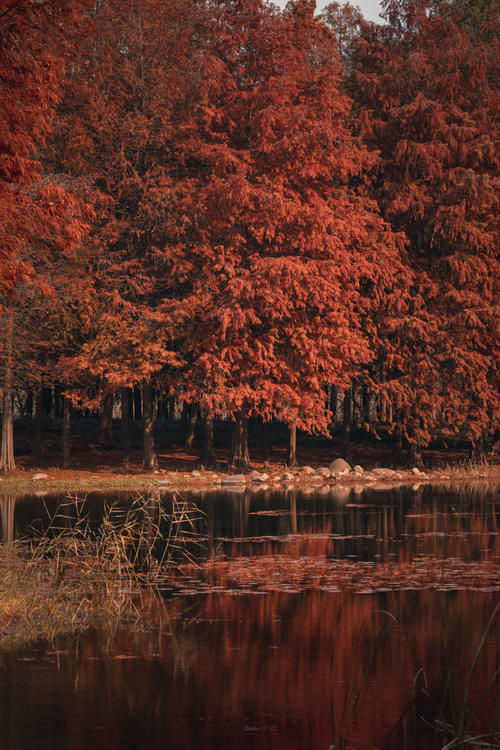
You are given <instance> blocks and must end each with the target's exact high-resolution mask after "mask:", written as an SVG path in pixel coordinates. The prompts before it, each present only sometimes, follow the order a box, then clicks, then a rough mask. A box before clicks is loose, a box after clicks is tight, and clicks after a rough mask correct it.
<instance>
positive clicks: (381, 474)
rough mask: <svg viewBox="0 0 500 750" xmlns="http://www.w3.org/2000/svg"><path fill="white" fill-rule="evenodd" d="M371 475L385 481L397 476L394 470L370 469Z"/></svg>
mask: <svg viewBox="0 0 500 750" xmlns="http://www.w3.org/2000/svg"><path fill="white" fill-rule="evenodd" d="M372 474H374V475H375V476H376V477H379V478H380V477H384V478H387V479H390V478H391V477H395V476H396V475H397V471H394V469H383V468H379V469H372Z"/></svg>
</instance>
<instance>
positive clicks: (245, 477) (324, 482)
mask: <svg viewBox="0 0 500 750" xmlns="http://www.w3.org/2000/svg"><path fill="white" fill-rule="evenodd" d="M257 467H258V465H256V466H255V468H252V470H250V471H247V472H246V473H243V472H242V473H236V471H235V472H229V471H209V470H203V469H200V470H196V469H194V470H192V471H181V470H166V469H162V470H161V471H157V472H133V473H132V472H114V471H109V470H108V471H91V470H68V469H59V468H50V469H45V470H42V471H34V470H30V471H22V470H17V471H16V472H12V473H10V474H6V475H4V476H0V494H4V495H8V494H35V493H37V492H40V491H42V492H43V493H44V494H45V493H47V492H54V493H58V492H91V491H96V492H101V491H105V490H114V491H120V490H122V491H127V490H128V491H138V492H140V491H145V492H151V491H155V490H165V491H181V490H184V491H194V492H196V491H204V490H205V491H217V490H224V491H228V492H231V491H234V490H239V491H241V490H242V489H250V490H253V491H259V490H260V491H263V490H274V491H279V490H290V489H297V490H304V489H308V490H309V491H310V490H314V489H317V490H320V491H321V488H327V487H334V488H335V487H346V488H347V487H349V488H351V487H354V486H355V487H356V488H358V487H359V488H363V489H370V488H374V489H383V488H384V487H387V488H389V487H395V486H405V485H415V484H448V483H463V482H471V481H474V482H476V481H480V482H498V483H500V464H479V465H477V464H476V465H470V466H447V467H442V468H432V469H428V470H415V469H407V468H405V469H389V468H384V467H374V468H373V469H366V470H364V471H363V473H361V472H360V473H354V472H352V471H351V472H348V473H341V474H339V475H337V476H333V477H332V476H327V475H326V471H325V469H326V470H328V467H325V466H320V467H312V466H303V467H295V468H292V469H290V468H285V467H283V466H282V465H280V464H271V465H266V466H262V465H261V466H260V467H259V468H257ZM417 472H418V473H417Z"/></svg>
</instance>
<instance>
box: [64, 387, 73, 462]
mask: <svg viewBox="0 0 500 750" xmlns="http://www.w3.org/2000/svg"><path fill="white" fill-rule="evenodd" d="M70 428H71V401H70V400H69V398H68V397H67V396H63V415H62V452H63V469H69V467H70V466H71V448H70V440H69V438H70Z"/></svg>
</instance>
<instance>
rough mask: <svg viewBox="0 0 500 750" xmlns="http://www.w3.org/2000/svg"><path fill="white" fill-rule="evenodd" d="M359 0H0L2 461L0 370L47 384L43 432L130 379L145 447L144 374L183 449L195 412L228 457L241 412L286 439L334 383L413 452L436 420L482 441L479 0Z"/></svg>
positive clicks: (492, 55)
mask: <svg viewBox="0 0 500 750" xmlns="http://www.w3.org/2000/svg"><path fill="white" fill-rule="evenodd" d="M383 8H384V23H381V24H374V23H369V22H367V21H365V20H364V19H363V17H362V15H361V13H360V12H359V10H357V9H356V8H353V7H352V6H350V5H344V6H341V5H339V4H338V3H332V4H331V5H329V6H328V7H327V8H326V9H325V10H324V11H323V12H322V13H321V14H320V15H316V14H315V3H314V2H312V1H311V0H295V1H292V2H289V3H288V5H287V6H286V8H285V10H283V11H282V10H280V9H279V8H277V7H276V6H273V5H272V4H270V3H268V2H265V1H264V0H204V1H203V0H127V1H126V2H123V0H121V1H118V0H96V1H95V2H93V3H91V2H90V1H89V0H72V1H71V2H65V1H64V0H45V1H44V2H38V1H36V0H18V1H14V0H1V1H0V70H1V73H2V79H1V89H2V95H1V98H0V125H1V127H0V345H1V356H2V361H3V367H2V383H1V388H2V392H3V399H2V448H1V458H0V468H2V469H4V470H9V469H12V468H14V466H15V462H14V449H13V410H12V398H13V392H14V391H15V390H24V391H25V392H28V391H30V392H32V393H34V394H35V398H36V399H39V400H40V409H42V401H43V393H44V388H45V389H47V388H48V387H50V386H52V385H54V384H57V385H58V387H60V388H61V392H62V397H63V407H62V414H63V430H64V431H65V435H66V437H67V436H68V435H69V429H70V411H71V407H72V405H73V406H74V407H77V408H80V409H82V408H85V409H90V410H94V411H96V412H100V413H101V415H102V416H103V419H104V421H105V420H106V414H107V415H108V421H109V409H110V404H111V405H112V403H113V397H114V395H115V394H117V393H120V394H121V402H122V412H123V415H124V420H125V421H126V419H125V417H126V415H128V413H129V408H130V407H129V402H130V398H131V394H133V390H131V389H134V388H135V389H136V390H137V388H138V387H140V389H141V392H142V405H141V409H142V422H143V438H144V466H145V468H148V469H152V468H154V467H155V466H156V455H155V448H154V439H153V422H154V419H153V401H154V396H155V394H156V397H158V394H161V397H162V398H169V397H170V398H176V399H177V400H180V401H182V402H183V403H184V404H185V405H186V406H185V410H186V413H188V412H189V413H190V414H191V415H197V414H200V415H201V416H202V418H203V420H204V433H205V439H204V446H205V447H204V462H205V463H210V461H213V460H214V453H213V420H214V418H216V417H224V418H227V419H230V420H232V421H233V422H234V431H233V442H232V449H231V461H232V463H233V464H234V465H244V464H245V463H247V462H248V460H249V458H248V427H247V423H248V420H249V419H250V418H255V419H259V420H261V421H262V422H263V423H271V422H280V423H283V424H285V425H287V426H288V428H289V431H290V461H291V463H293V462H294V460H295V440H296V431H297V429H300V430H305V431H307V432H313V433H323V434H328V431H329V429H330V427H331V423H332V411H334V410H335V409H336V406H337V401H336V400H335V404H334V408H333V409H332V403H333V401H332V393H333V394H335V399H337V394H344V396H343V403H344V407H345V409H346V414H347V410H348V409H351V406H350V401H351V398H352V396H353V394H355V393H356V392H359V393H363V394H364V396H363V402H364V403H365V404H366V405H367V406H366V410H365V411H367V412H369V414H370V416H369V418H367V419H366V422H367V424H368V426H369V428H370V429H376V427H377V423H381V422H383V423H384V424H386V425H387V424H388V425H389V426H390V427H391V429H394V430H395V431H396V432H397V433H398V435H399V439H400V440H401V441H402V442H404V443H405V444H406V445H407V447H408V449H409V454H410V455H409V459H410V461H411V463H414V464H418V463H419V462H420V460H421V457H420V450H421V447H422V446H425V445H426V444H428V443H429V442H430V441H431V440H432V439H433V438H434V437H436V435H440V436H460V437H462V438H463V439H467V440H469V441H470V444H471V449H472V451H473V452H475V453H476V454H479V453H480V452H481V450H482V445H483V441H484V439H485V437H486V436H487V435H488V434H491V432H493V431H494V429H495V424H496V422H497V420H498V411H499V399H498V336H497V333H498V314H497V313H498V303H497V299H498V295H497V291H498V290H497V279H498V278H499V274H498V270H499V269H498V265H499V264H498V246H499V243H498V238H499V219H498V215H499V212H498V201H499V195H500V185H499V177H498V164H499V155H498V135H499V129H498V114H499V112H498V102H499V100H500V99H499V97H498V39H499V35H498V30H499V13H498V7H497V5H496V4H495V3H494V2H493V3H490V2H489V0H446V1H444V0H416V1H415V2H414V1H413V0H403V2H399V1H396V0H386V2H385V4H384V6H383ZM356 389H357V390H356ZM341 398H342V396H341ZM349 413H350V412H349ZM194 418H195V417H193V416H191V419H194ZM186 421H187V422H189V419H187V420H186ZM124 430H125V427H124ZM125 433H126V430H125ZM65 446H66V448H65V456H64V462H65V463H66V464H68V463H69V461H70V456H69V448H68V441H67V440H66V441H65Z"/></svg>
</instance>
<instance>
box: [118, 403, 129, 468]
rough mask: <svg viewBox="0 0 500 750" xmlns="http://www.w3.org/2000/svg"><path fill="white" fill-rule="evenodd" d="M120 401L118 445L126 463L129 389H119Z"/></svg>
mask: <svg viewBox="0 0 500 750" xmlns="http://www.w3.org/2000/svg"><path fill="white" fill-rule="evenodd" d="M120 399H121V404H122V413H121V419H120V443H121V447H122V453H123V458H124V460H125V461H128V459H129V458H130V406H131V404H130V401H131V398H130V388H121V389H120Z"/></svg>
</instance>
